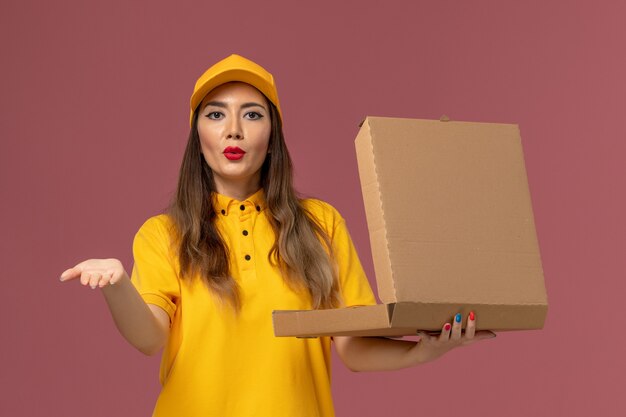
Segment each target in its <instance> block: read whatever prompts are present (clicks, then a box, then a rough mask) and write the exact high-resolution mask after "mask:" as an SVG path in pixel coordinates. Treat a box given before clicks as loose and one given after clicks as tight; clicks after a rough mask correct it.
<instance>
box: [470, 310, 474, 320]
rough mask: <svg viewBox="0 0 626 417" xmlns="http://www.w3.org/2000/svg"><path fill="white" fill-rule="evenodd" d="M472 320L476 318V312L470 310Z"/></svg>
mask: <svg viewBox="0 0 626 417" xmlns="http://www.w3.org/2000/svg"><path fill="white" fill-rule="evenodd" d="M470 320H474V312H473V311H470Z"/></svg>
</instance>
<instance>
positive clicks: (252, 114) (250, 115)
mask: <svg viewBox="0 0 626 417" xmlns="http://www.w3.org/2000/svg"><path fill="white" fill-rule="evenodd" d="M246 116H247V117H248V119H251V120H258V119H260V118H262V117H263V115H262V114H260V113H257V112H255V111H251V112H249V113H246Z"/></svg>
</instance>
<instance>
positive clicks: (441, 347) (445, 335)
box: [410, 312, 496, 365]
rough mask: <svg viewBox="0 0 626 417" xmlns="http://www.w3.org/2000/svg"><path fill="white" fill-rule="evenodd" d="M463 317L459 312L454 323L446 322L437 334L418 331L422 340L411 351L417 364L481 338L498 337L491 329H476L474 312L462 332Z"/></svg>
mask: <svg viewBox="0 0 626 417" xmlns="http://www.w3.org/2000/svg"><path fill="white" fill-rule="evenodd" d="M462 319H463V317H462V316H461V314H460V313H459V314H457V315H456V316H455V317H454V320H453V321H452V324H450V323H446V324H444V325H443V327H442V329H441V333H440V334H439V335H437V336H432V335H429V334H428V333H426V332H423V331H418V332H417V334H418V336H420V338H421V340H420V341H419V342H417V344H416V345H415V346H414V347H413V348H412V349H411V352H410V355H411V357H412V358H413V359H414V360H415V364H416V365H417V364H420V363H425V362H430V361H432V360H434V359H436V358H438V357H440V356H441V355H443V354H444V353H446V352H448V351H449V350H451V349H454V348H456V347H459V346H467V345H470V344H472V343H474V342H477V341H479V340H486V339H492V338H494V337H496V334H495V333H493V332H491V331H489V330H480V331H476V316H475V314H474V313H473V312H471V313H470V314H469V315H468V317H467V325H466V327H465V333H462V332H461V328H462V322H461V321H462Z"/></svg>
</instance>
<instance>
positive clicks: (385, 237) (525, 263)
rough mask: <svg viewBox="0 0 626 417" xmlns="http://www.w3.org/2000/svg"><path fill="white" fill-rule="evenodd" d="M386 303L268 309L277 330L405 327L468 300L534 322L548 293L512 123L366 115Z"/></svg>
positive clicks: (446, 315)
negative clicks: (358, 305)
mask: <svg viewBox="0 0 626 417" xmlns="http://www.w3.org/2000/svg"><path fill="white" fill-rule="evenodd" d="M355 144H356V151H357V159H358V165H359V176H360V179H361V187H362V192H363V200H364V203H365V211H366V216H367V224H368V228H369V235H370V243H371V248H372V256H373V261H374V269H375V272H376V282H377V286H378V296H379V298H380V300H381V301H382V303H383V304H379V305H375V306H360V307H348V308H340V309H329V310H312V311H274V313H273V320H274V333H275V335H276V336H298V337H316V336H331V335H353V336H402V335H413V334H415V332H416V330H417V329H421V330H430V331H437V330H441V327H442V326H443V324H444V323H445V322H446V321H450V320H451V318H452V317H453V316H454V315H455V314H456V313H457V312H461V313H462V314H463V319H464V323H463V325H464V326H465V319H466V317H467V314H469V312H470V311H471V310H473V311H474V312H476V315H477V321H476V323H477V328H478V329H488V330H494V331H502V330H525V329H540V328H542V327H543V324H544V321H545V317H546V314H547V309H548V303H547V295H546V289H545V284H544V279H543V270H542V266H541V257H540V253H539V245H538V242H537V236H536V232H535V224H534V219H533V211H532V205H531V199H530V193H529V189H528V181H527V177H526V168H525V166H524V156H523V151H522V144H521V139H520V133H519V128H518V126H517V125H512V124H493V123H470V122H456V121H449V120H447V118H442V119H441V120H417V119H398V118H384V117H368V118H366V119H365V120H364V122H363V123H362V125H361V129H360V131H359V133H358V135H357V138H356V141H355Z"/></svg>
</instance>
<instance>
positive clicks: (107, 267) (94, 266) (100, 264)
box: [61, 258, 128, 289]
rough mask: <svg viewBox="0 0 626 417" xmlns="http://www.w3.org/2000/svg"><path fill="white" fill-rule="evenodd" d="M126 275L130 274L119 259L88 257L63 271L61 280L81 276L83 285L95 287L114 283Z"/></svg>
mask: <svg viewBox="0 0 626 417" xmlns="http://www.w3.org/2000/svg"><path fill="white" fill-rule="evenodd" d="M124 276H128V275H127V274H126V271H125V270H124V266H123V265H122V263H121V262H120V261H119V260H118V259H114V258H109V259H87V260H86V261H83V262H81V263H79V264H78V265H76V266H74V267H73V268H70V269H67V270H65V271H63V273H62V274H61V281H69V280H72V279H76V278H80V283H81V284H82V285H89V286H90V287H91V288H93V289H95V288H102V287H105V286H107V285H113V284H115V283H116V282H118V281H119V280H121V279H122V278H123V277H124Z"/></svg>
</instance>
